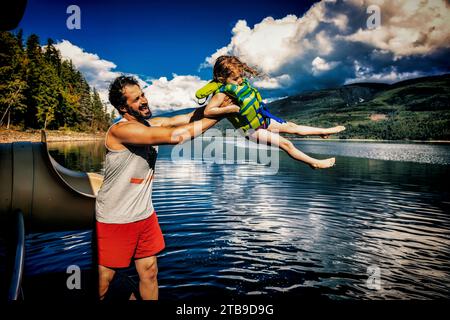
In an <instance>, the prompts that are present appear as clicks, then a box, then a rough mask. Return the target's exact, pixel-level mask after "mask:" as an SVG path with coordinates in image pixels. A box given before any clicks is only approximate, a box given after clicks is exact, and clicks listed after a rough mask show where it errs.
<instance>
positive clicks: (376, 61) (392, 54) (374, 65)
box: [202, 0, 450, 94]
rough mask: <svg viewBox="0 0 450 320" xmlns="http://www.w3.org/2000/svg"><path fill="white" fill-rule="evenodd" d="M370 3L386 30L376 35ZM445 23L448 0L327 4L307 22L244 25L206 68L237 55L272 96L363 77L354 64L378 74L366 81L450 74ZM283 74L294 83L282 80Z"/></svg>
mask: <svg viewBox="0 0 450 320" xmlns="http://www.w3.org/2000/svg"><path fill="white" fill-rule="evenodd" d="M370 5H378V6H379V8H380V12H381V26H380V27H378V28H377V29H372V30H369V29H367V19H368V18H369V16H370V14H368V13H367V12H366V9H367V7H369V6H370ZM448 21H450V6H449V5H448V3H447V1H446V0H428V1H426V0H423V1H420V0H397V1H388V0H348V1H331V0H328V1H327V0H323V1H321V2H319V3H316V4H314V5H313V6H312V7H311V8H310V9H309V10H308V11H307V12H306V13H305V14H304V15H303V16H302V17H296V16H295V15H287V16H286V17H284V18H281V19H274V18H272V17H267V18H264V19H263V20H262V21H261V22H259V23H257V24H255V25H254V26H253V27H252V26H248V24H247V22H246V21H245V20H239V21H238V22H237V23H236V25H235V27H234V28H233V29H232V36H231V39H230V42H229V43H228V44H227V45H226V46H224V47H222V48H220V49H218V50H217V51H216V52H215V53H213V54H212V55H211V56H209V57H207V58H206V59H205V62H204V63H203V64H202V67H205V66H212V65H213V64H214V62H215V60H216V59H217V57H218V56H220V55H223V54H230V55H236V56H238V57H239V58H240V59H241V60H242V61H244V62H246V63H248V64H249V65H251V66H253V67H256V68H258V69H260V70H261V71H263V72H264V73H265V74H267V75H268V79H270V80H261V81H256V82H255V84H259V85H261V88H263V89H271V90H273V92H272V93H270V92H269V94H286V93H289V94H292V93H295V92H298V91H300V90H302V89H315V88H318V87H322V86H327V85H339V84H343V83H344V82H345V81H349V79H350V80H351V79H354V80H358V79H362V77H361V75H359V74H358V73H357V72H356V71H355V69H354V68H353V64H354V62H355V61H357V60H360V61H364V64H365V65H366V66H367V67H370V70H371V72H372V73H373V76H372V77H371V76H370V75H365V77H364V78H365V79H378V78H379V80H382V79H387V80H392V79H394V78H397V79H402V78H405V77H409V76H411V75H415V74H427V70H430V69H431V68H433V67H434V66H435V65H439V66H440V67H441V69H442V68H444V69H448V63H446V62H445V60H444V59H446V58H445V54H443V53H442V52H443V51H446V52H447V53H448V51H449V49H450V23H448ZM433 59H434V60H433ZM392 66H395V67H396V70H397V71H392ZM430 67H431V68H430ZM432 72H434V73H436V70H434V71H432ZM281 76H283V77H289V79H290V81H289V82H284V83H281V82H280V81H277V80H276V79H279V77H281ZM280 90H284V91H283V92H280Z"/></svg>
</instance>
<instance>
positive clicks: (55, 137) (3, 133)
mask: <svg viewBox="0 0 450 320" xmlns="http://www.w3.org/2000/svg"><path fill="white" fill-rule="evenodd" d="M46 133H47V142H69V141H98V140H103V139H104V138H105V134H106V132H95V133H87V132H77V131H64V130H46ZM290 140H293V141H340V142H347V141H348V142H397V143H444V144H450V140H378V139H356V138H350V139H338V138H328V139H322V138H290ZM20 141H29V142H40V141H41V130H26V131H20V130H14V129H9V130H6V129H3V128H0V143H12V142H20Z"/></svg>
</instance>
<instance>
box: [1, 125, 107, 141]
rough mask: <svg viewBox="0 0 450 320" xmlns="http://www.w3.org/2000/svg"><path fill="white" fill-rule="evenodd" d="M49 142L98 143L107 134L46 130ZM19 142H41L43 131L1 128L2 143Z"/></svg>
mask: <svg viewBox="0 0 450 320" xmlns="http://www.w3.org/2000/svg"><path fill="white" fill-rule="evenodd" d="M46 133H47V141H48V142H56V141H61V142H70V141H97V140H103V139H104V138H105V132H95V133H87V132H76V131H64V130H46ZM19 141H29V142H40V141H41V130H27V131H20V130H13V129H10V130H6V129H4V128H0V143H11V142H19Z"/></svg>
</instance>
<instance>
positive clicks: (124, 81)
mask: <svg viewBox="0 0 450 320" xmlns="http://www.w3.org/2000/svg"><path fill="white" fill-rule="evenodd" d="M134 85H136V86H138V85H139V83H138V82H137V80H136V79H135V78H134V77H130V76H120V77H117V78H116V79H114V81H113V82H111V84H110V85H109V102H111V104H112V105H113V106H114V108H116V109H117V111H119V114H123V112H121V111H120V110H119V109H120V107H122V106H124V105H126V102H127V99H126V98H125V97H124V96H123V89H124V88H125V87H126V86H134Z"/></svg>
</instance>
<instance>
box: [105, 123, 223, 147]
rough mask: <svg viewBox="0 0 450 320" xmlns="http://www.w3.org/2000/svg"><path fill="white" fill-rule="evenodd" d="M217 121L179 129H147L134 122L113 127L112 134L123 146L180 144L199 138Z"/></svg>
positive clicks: (187, 125) (186, 125)
mask: <svg viewBox="0 0 450 320" xmlns="http://www.w3.org/2000/svg"><path fill="white" fill-rule="evenodd" d="M217 121H218V119H209V118H203V119H201V120H198V121H194V122H191V123H188V124H185V125H182V126H178V127H147V126H145V125H143V124H141V123H135V122H133V123H124V124H122V125H120V126H113V127H112V128H111V131H110V132H111V134H112V135H113V136H114V138H115V139H116V140H117V141H118V142H120V143H122V144H136V145H148V144H150V145H161V144H179V143H184V142H186V141H187V140H189V139H192V138H195V137H197V136H199V135H200V134H202V133H203V132H205V131H206V130H208V129H209V128H210V127H212V126H213V125H215V124H216V123H217Z"/></svg>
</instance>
